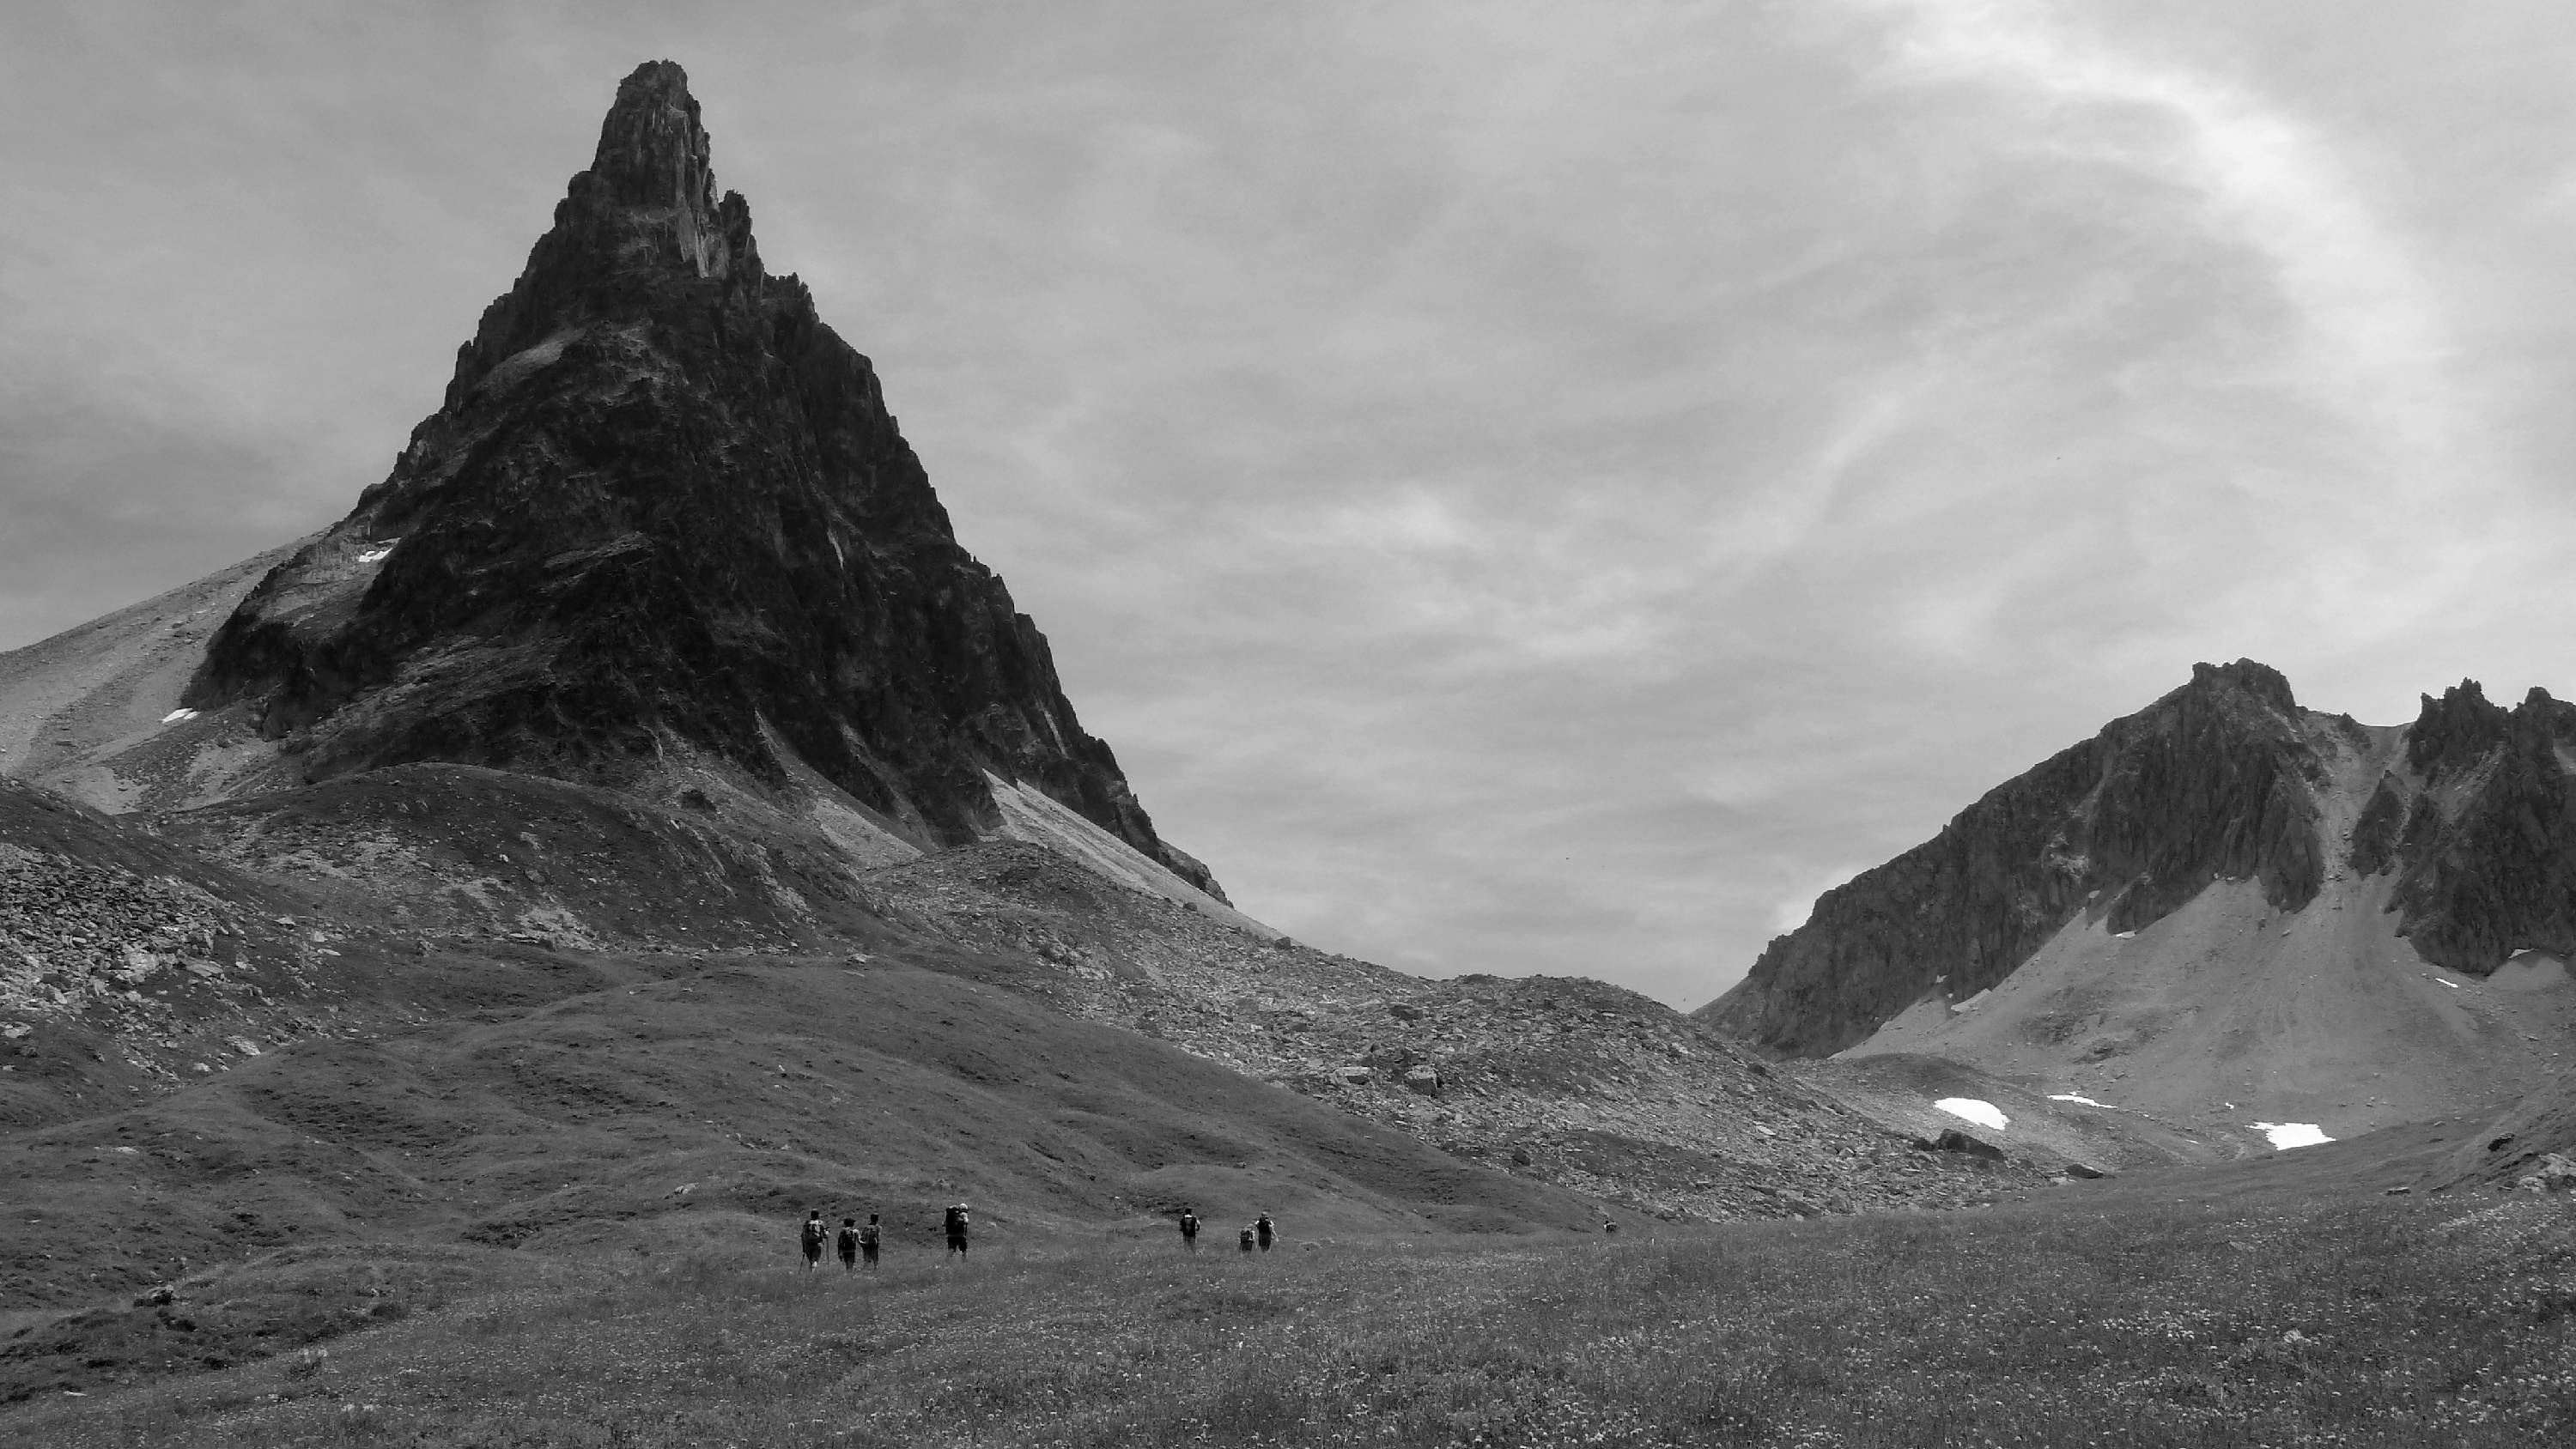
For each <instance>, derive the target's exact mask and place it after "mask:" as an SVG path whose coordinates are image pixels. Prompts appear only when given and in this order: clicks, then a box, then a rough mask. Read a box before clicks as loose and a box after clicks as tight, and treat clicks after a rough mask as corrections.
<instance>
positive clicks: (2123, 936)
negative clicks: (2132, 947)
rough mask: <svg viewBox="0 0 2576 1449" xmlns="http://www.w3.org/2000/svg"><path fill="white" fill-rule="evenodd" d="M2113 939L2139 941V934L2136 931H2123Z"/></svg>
mask: <svg viewBox="0 0 2576 1449" xmlns="http://www.w3.org/2000/svg"><path fill="white" fill-rule="evenodd" d="M2111 939H2112V940H2114V941H2134V940H2136V939H2138V933H2137V932H2135V931H2122V932H2120V933H2119V934H2117V935H2115V936H2113V937H2112V938H2111Z"/></svg>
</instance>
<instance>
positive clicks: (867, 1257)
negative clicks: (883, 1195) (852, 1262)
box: [859, 1213, 877, 1273]
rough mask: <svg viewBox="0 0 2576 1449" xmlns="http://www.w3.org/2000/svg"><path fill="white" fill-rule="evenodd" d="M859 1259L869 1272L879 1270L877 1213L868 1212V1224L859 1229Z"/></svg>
mask: <svg viewBox="0 0 2576 1449" xmlns="http://www.w3.org/2000/svg"><path fill="white" fill-rule="evenodd" d="M859 1261H861V1262H862V1263H865V1264H866V1265H867V1269H868V1271H869V1272H871V1273H873V1272H875V1271H876V1270H877V1215H876V1214H875V1213H870V1214H868V1225H867V1226H866V1227H864V1228H861V1229H859Z"/></svg>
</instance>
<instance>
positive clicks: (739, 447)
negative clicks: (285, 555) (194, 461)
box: [184, 62, 1221, 899]
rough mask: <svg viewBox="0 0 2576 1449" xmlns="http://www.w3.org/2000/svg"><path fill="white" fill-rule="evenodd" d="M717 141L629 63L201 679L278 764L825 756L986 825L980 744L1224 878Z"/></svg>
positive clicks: (591, 762)
mask: <svg viewBox="0 0 2576 1449" xmlns="http://www.w3.org/2000/svg"><path fill="white" fill-rule="evenodd" d="M707 158H708V148H707V135H706V132H705V131H704V130H703V129H702V128H701V127H700V125H699V123H698V106H697V102H696V101H695V100H694V99H692V98H691V96H690V95H689V91H688V84H687V78H686V77H685V76H684V75H683V73H682V72H681V70H680V68H679V67H678V66H676V65H673V64H670V63H668V62H656V63H653V64H648V65H645V66H642V67H640V68H639V69H637V70H636V71H635V73H634V74H632V75H630V76H628V77H627V78H626V80H625V82H624V83H623V84H621V85H620V86H619V87H618V93H617V100H616V103H615V105H614V107H613V108H612V109H611V110H610V111H609V113H608V117H607V120H606V122H605V123H604V124H603V125H602V127H601V129H600V137H599V149H598V153H597V156H596V158H595V159H594V160H593V161H592V163H591V166H590V169H589V170H587V171H584V172H582V173H581V174H579V175H577V176H575V177H573V179H572V182H571V185H570V187H569V189H568V191H567V194H566V195H565V197H564V199H563V200H562V201H561V202H560V203H558V204H557V206H556V208H555V217H554V226H553V228H552V229H551V230H549V231H548V232H547V233H546V234H545V235H544V236H543V237H542V238H541V239H539V240H538V242H537V244H536V246H535V248H534V250H532V251H531V252H530V253H529V256H528V263H527V268H526V270H525V271H524V272H523V273H521V275H520V277H519V279H518V282H517V284H516V285H514V286H513V287H512V288H511V289H510V291H509V293H508V295H506V296H504V297H501V298H500V299H499V300H497V301H495V302H494V303H493V304H492V305H491V306H490V307H489V308H488V309H486V311H485V312H484V314H483V319H482V324H481V326H480V327H479V328H477V330H476V332H475V334H474V338H473V340H472V341H470V342H468V343H466V344H465V345H464V346H463V347H462V348H460V349H459V350H458V353H457V359H456V373H455V376H454V378H453V380H451V381H450V382H449V384H448V387H447V396H446V400H445V402H444V403H443V404H442V405H441V406H440V408H439V409H438V411H437V412H435V413H433V414H431V415H430V416H429V417H428V418H427V419H425V420H424V421H423V422H422V423H421V424H420V426H419V427H417V428H415V429H414V430H413V431H412V435H411V441H410V443H409V445H408V446H407V447H405V448H404V449H403V452H402V455H401V457H400V458H399V459H398V460H397V461H396V462H395V464H394V468H393V472H392V474H391V475H390V476H389V477H387V478H386V479H385V480H384V481H383V482H382V483H379V484H377V485H376V486H374V487H372V488H370V489H368V490H367V491H366V492H365V493H364V495H363V496H362V497H361V498H360V499H359V502H358V505H357V508H356V509H355V510H354V511H353V512H351V513H350V514H349V516H348V517H347V518H346V519H344V520H342V521H341V522H340V523H339V524H337V525H336V526H334V527H333V528H331V529H330V530H328V531H327V532H326V533H324V534H322V535H320V536H318V537H317V538H315V539H313V540H311V541H309V542H308V543H307V544H306V545H305V546H303V547H302V548H301V549H300V550H298V551H297V552H296V553H295V554H294V555H293V557H292V558H290V559H289V560H288V561H287V562H286V563H285V564H284V565H282V566H281V567H278V568H276V569H274V570H273V571H271V572H270V573H269V574H268V575H267V576H266V577H265V578H264V579H263V580H262V581H261V582H260V583H259V585H258V586H257V587H256V588H255V589H253V590H252V591H251V592H250V594H249V596H248V597H247V598H246V599H245V600H243V601H242V603H241V604H240V607H239V608H238V610H237V611H235V612H234V613H233V614H232V615H231V617H230V618H229V620H228V621H227V622H225V623H224V625H223V626H222V628H221V629H220V631H218V632H217V633H216V634H215V636H214V637H213V639H212V640H211V642H210V645H209V647H208V650H207V652H206V656H205V661H204V665H203V667H202V669H200V670H199V671H198V673H197V675H196V678H195V679H194V681H193V682H192V683H191V684H190V686H189V688H188V692H187V695H186V697H185V701H184V702H185V703H186V704H188V705H189V706H192V707H196V708H199V709H203V710H207V711H212V710H215V709H217V708H220V707H222V706H225V705H231V704H247V705H249V706H251V708H252V712H253V715H254V717H255V720H256V724H257V728H258V730H259V732H260V733H261V734H262V735H264V736H265V737H267V738H269V739H271V740H282V741H284V743H285V748H286V750H287V751H288V753H289V754H290V755H292V756H293V757H294V758H295V760H296V761H297V762H298V764H299V766H300V768H298V769H296V770H295V771H294V772H293V774H294V778H296V779H302V780H314V779H324V778H329V777H332V776H334V775H340V774H345V773H348V772H350V771H353V770H364V769H369V768H373V767H376V766H381V765H388V764H398V763H403V762H407V761H419V760H448V761H458V762H465V763H473V764H484V765H493V766H500V767H504V768H509V769H516V770H524V771H535V772H539V773H551V774H560V775H565V776H567V777H572V778H591V779H600V780H603V781H604V782H608V783H618V782H621V781H623V780H625V779H628V778H631V777H632V776H633V775H634V774H635V773H636V772H638V771H642V770H646V769H649V768H650V767H651V766H652V765H653V764H654V762H656V761H657V760H660V759H662V758H663V757H664V756H666V755H667V754H669V753H670V752H672V751H674V750H677V751H680V752H682V753H683V754H689V753H692V752H696V753H702V754H703V755H705V756H707V757H711V758H713V759H715V760H717V761H721V762H726V763H728V764H729V765H730V766H732V767H736V768H739V769H741V770H743V771H746V772H748V774H750V775H751V776H753V777H755V778H756V779H758V780H761V781H765V782H767V783H770V784H773V785H776V784H784V783H785V782H787V781H788V780H789V778H790V777H791V775H793V774H795V772H797V771H799V770H801V769H810V770H811V771H813V772H814V773H816V774H819V775H820V776H821V777H822V778H823V779H825V780H828V781H829V782H830V783H831V784H832V785H833V786H836V787H838V788H839V789H840V790H841V791H845V792H847V794H848V795H849V796H850V797H852V798H853V799H855V800H856V801H857V802H858V803H859V804H860V805H862V806H864V807H865V808H866V809H868V810H870V811H873V812H875V813H876V815H877V816H879V817H880V819H881V822H882V823H884V824H885V825H887V826H888V827H889V828H890V829H892V830H894V831H896V832H897V833H899V834H901V835H903V836H905V837H908V838H910V839H912V840H913V841H915V842H916V843H919V844H922V845H929V846H935V845H943V844H954V843H957V842H959V841H963V840H967V839H972V838H976V837H977V836H979V835H983V834H989V833H990V832H992V831H993V830H994V829H995V828H996V827H997V826H999V825H1000V824H1001V816H1000V810H999V808H998V807H997V805H996V803H995V801H994V799H993V795H992V791H991V788H990V786H989V784H988V781H987V779H986V772H987V771H990V772H991V773H992V774H994V775H997V776H999V777H1000V778H1002V779H1003V780H1005V781H1009V782H1025V783H1027V784H1029V785H1032V786H1035V787H1037V788H1039V789H1041V790H1043V791H1044V792H1045V793H1046V794H1047V795H1049V796H1051V797H1052V798H1054V799H1056V800H1059V801H1061V802H1063V803H1064V804H1065V805H1067V806H1069V807H1070V808H1072V809H1074V810H1076V811H1078V812H1079V813H1080V814H1081V815H1083V816H1084V817H1086V818H1087V819H1089V820H1090V821H1092V822H1093V823H1095V824H1097V825H1099V826H1100V827H1102V828H1103V829H1105V830H1107V831H1108V832H1110V833H1111V834H1113V835H1115V836H1116V837H1118V838H1119V839H1121V840H1123V841H1125V842H1126V843H1127V844H1128V845H1131V846H1133V847H1134V848H1135V849H1136V850H1138V851H1139V852H1141V853H1142V854H1144V855H1145V856H1146V857H1147V858H1148V859H1150V860H1153V861H1155V862H1158V863H1160V864H1162V865H1165V866H1167V867H1169V868H1170V869H1171V870H1172V871H1173V872H1174V873H1175V874H1177V875H1179V876H1181V877H1182V878H1184V879H1185V880H1187V881H1189V882H1190V883H1191V884H1193V885H1195V886H1197V887H1198V888H1200V889H1202V890H1205V891H1208V892H1210V893H1215V892H1216V891H1217V887H1216V884H1215V882H1214V880H1213V879H1212V878H1211V877H1210V876H1209V874H1208V872H1207V870H1206V869H1205V868H1204V867H1202V866H1201V865H1199V863H1198V862H1196V861H1195V860H1192V859H1190V858H1189V857H1188V856H1187V855H1184V854H1182V853H1181V852H1179V851H1178V850H1175V849H1173V848H1171V847H1169V846H1168V845H1166V844H1165V843H1164V842H1163V841H1162V840H1161V839H1160V838H1159V837H1158V836H1157V835H1156V834H1155V831H1154V826H1153V822H1152V821H1151V820H1150V819H1149V818H1148V817H1147V816H1146V814H1145V811H1144V809H1143V807H1142V806H1141V805H1139V804H1138V803H1137V801H1136V797H1135V795H1134V794H1133V792H1132V791H1130V789H1129V788H1128V785H1127V781H1126V779H1125V777H1124V775H1123V774H1122V773H1121V772H1120V770H1119V767H1118V762H1117V759H1116V757H1115V756H1114V755H1112V754H1111V752H1110V749H1109V746H1108V745H1106V744H1104V743H1102V742H1101V741H1100V740H1097V739H1094V738H1093V737H1092V736H1090V735H1089V734H1086V733H1084V731H1083V729H1082V726H1081V724H1080V722H1079V721H1078V720H1077V719H1076V718H1075V716H1074V710H1073V706H1072V704H1071V703H1070V702H1069V701H1067V699H1066V698H1065V695H1064V691H1063V689H1062V687H1061V686H1060V685H1059V684H1058V682H1057V678H1056V672H1055V665H1054V662H1053V659H1052V657H1051V656H1050V654H1049V651H1048V649H1047V643H1046V639H1045V637H1044V636H1042V635H1041V634H1040V633H1039V632H1038V630H1037V626H1036V625H1035V624H1034V623H1032V622H1031V621H1030V619H1029V617H1028V616H1027V615H1025V614H1021V613H1019V612H1017V611H1016V610H1015V609H1014V608H1013V606H1012V602H1011V596H1010V593H1009V591H1008V590H1007V589H1005V588H1004V587H1003V585H1002V581H1001V580H1000V579H999V578H997V577H995V576H994V574H993V573H992V572H991V571H990V570H988V569H986V568H985V567H984V566H983V565H981V564H979V563H977V562H976V561H975V559H974V558H973V557H972V556H970V555H969V554H968V553H967V552H966V550H965V549H964V548H962V547H960V546H959V544H958V542H957V540H956V537H955V535H954V533H953V532H952V531H951V528H950V525H949V520H948V515H947V512H946V510H944V509H943V508H942V507H941V506H940V503H939V500H938V498H937V497H936V496H935V495H934V494H933V493H932V492H931V488H930V483H929V480H928V478H927V477H926V476H925V474H924V473H923V470H922V466H921V462H920V460H919V459H918V458H916V457H915V456H914V455H913V451H912V449H911V447H910V446H909V445H907V444H906V443H905V441H904V439H903V436H902V434H901V433H899V432H898V431H897V430H896V427H895V420H894V418H893V416H892V415H891V414H890V413H888V411H887V410H886V406H885V401H884V397H883V395H882V393H881V391H880V389H879V387H878V383H877V378H876V375H875V373H874V371H873V370H872V369H871V367H870V366H869V363H868V360H867V359H866V358H865V357H862V356H860V355H859V354H858V353H857V352H856V351H854V350H852V349H851V347H850V346H849V345H848V344H847V343H845V342H843V341H842V340H841V338H840V337H839V336H838V335H837V334H835V333H834V332H833V331H832V329H831V328H830V327H827V326H825V325H824V324H823V322H822V321H821V320H820V319H819V318H818V317H817V316H816V315H815V310H814V303H813V298H812V296H811V295H810V294H809V293H808V291H807V290H806V288H805V286H804V285H803V284H802V283H800V282H799V281H797V279H796V278H794V277H793V276H772V275H770V274H769V273H768V272H767V271H766V270H765V269H764V268H763V267H762V265H761V259H760V250H759V247H758V245H757V243H756V242H755V241H754V240H753V238H752V232H751V212H750V209H749V207H748V206H746V205H745V204H744V202H743V199H742V198H741V196H739V195H737V194H735V193H731V192H726V193H724V194H723V195H722V197H721V199H719V196H718V193H717V191H716V187H715V183H714V180H713V176H712V173H711V172H710V170H709V167H708V159H707ZM1220 899H1221V897H1220Z"/></svg>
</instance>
